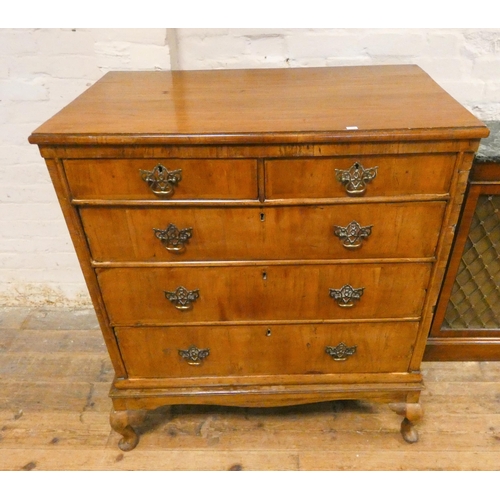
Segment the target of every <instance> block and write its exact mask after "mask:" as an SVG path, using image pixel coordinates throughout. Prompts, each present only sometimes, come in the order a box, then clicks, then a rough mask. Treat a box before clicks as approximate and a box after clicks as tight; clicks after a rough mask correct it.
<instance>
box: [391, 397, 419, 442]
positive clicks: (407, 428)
mask: <svg viewBox="0 0 500 500" xmlns="http://www.w3.org/2000/svg"><path fill="white" fill-rule="evenodd" d="M389 408H390V409H391V410H393V411H395V412H396V413H397V414H398V415H402V416H403V417H404V418H403V421H402V422H401V435H402V436H403V439H404V440H405V441H406V442H407V443H416V442H417V441H418V432H417V429H415V423H416V422H418V421H419V420H420V419H421V418H422V415H423V410H422V406H421V405H420V403H393V404H390V405H389Z"/></svg>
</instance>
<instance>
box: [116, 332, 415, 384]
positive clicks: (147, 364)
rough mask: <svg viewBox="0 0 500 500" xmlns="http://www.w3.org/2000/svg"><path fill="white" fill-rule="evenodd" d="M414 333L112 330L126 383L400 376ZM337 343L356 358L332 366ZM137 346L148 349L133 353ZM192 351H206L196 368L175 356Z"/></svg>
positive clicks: (407, 357) (406, 363)
mask: <svg viewBox="0 0 500 500" xmlns="http://www.w3.org/2000/svg"><path fill="white" fill-rule="evenodd" d="M416 331H417V325H416V324H415V323H403V324H402V323H385V324H384V323H382V324H370V325H368V326H367V325H364V326H363V328H362V329H361V328H360V327H359V325H355V324H354V325H328V326H326V325H315V326H303V325H298V326H281V325H277V326H275V327H272V328H265V327H229V328H228V327H210V328H208V329H207V328H206V327H197V328H192V327H186V328H175V327H169V328H161V329H159V328H142V329H136V328H117V329H116V332H117V337H118V342H119V343H120V347H121V351H122V355H123V358H124V361H125V365H126V367H127V373H128V376H129V377H131V378H137V377H176V376H183V377H189V376H203V375H205V376H206V375H219V376H224V375H259V374H260V375H262V374H264V375H266V374H267V375H275V374H276V375H278V374H282V373H287V374H308V373H309V374H321V373H339V372H340V373H355V372H364V373H381V372H389V373H390V372H404V371H406V370H407V369H408V361H409V353H408V349H407V347H406V346H407V345H408V344H410V345H411V344H412V343H413V341H414V339H415V337H416ZM341 342H342V343H344V344H346V345H347V346H348V347H349V346H350V347H352V346H356V352H355V353H354V354H352V355H351V356H349V357H348V358H347V359H346V360H345V361H336V360H335V359H334V358H332V357H331V356H329V355H328V354H327V353H326V352H325V348H326V347H327V346H333V347H335V346H337V345H338V344H340V343H341ZM137 343H140V344H142V345H147V346H148V349H144V350H142V351H141V352H140V353H138V352H137V347H136V346H137ZM192 345H195V346H198V347H200V348H209V349H210V353H209V355H208V356H207V357H206V358H205V359H204V360H203V361H202V363H201V364H200V365H189V364H188V363H187V362H186V361H185V360H184V359H183V358H182V357H181V356H180V355H179V353H178V350H179V349H187V348H188V347H190V346H192Z"/></svg>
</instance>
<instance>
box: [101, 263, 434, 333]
mask: <svg viewBox="0 0 500 500" xmlns="http://www.w3.org/2000/svg"><path fill="white" fill-rule="evenodd" d="M430 270H431V264H408V263H404V264H343V265H341V264H339V265H312V264H311V265H301V266H290V265H274V266H258V265H248V266H239V265H238V266H228V267H224V266H213V267H202V266H199V267H197V266H192V267H191V266H185V267H184V266H183V267H165V268H148V267H143V268H128V267H127V268H99V269H97V273H98V279H99V283H100V285H101V289H102V292H103V299H104V302H105V304H106V308H107V312H108V315H109V318H110V320H111V322H112V323H113V324H115V325H128V326H133V325H146V324H150V325H154V324H170V323H171V324H186V323H190V322H227V321H253V320H255V321H262V320H291V321H293V320H314V319H317V320H320V319H360V318H369V319H372V318H418V317H420V312H421V308H422V305H423V301H424V296H425V290H426V288H427V285H428V281H429V275H430ZM349 299H351V300H349Z"/></svg>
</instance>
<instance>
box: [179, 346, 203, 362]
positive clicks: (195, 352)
mask: <svg viewBox="0 0 500 500" xmlns="http://www.w3.org/2000/svg"><path fill="white" fill-rule="evenodd" d="M209 354H210V349H198V348H197V347H196V346H194V345H192V346H191V347H189V348H188V349H179V356H180V357H181V358H182V359H185V360H186V361H187V363H188V364H189V365H193V366H198V365H201V363H203V360H204V359H205V358H206V357H207V356H208V355H209Z"/></svg>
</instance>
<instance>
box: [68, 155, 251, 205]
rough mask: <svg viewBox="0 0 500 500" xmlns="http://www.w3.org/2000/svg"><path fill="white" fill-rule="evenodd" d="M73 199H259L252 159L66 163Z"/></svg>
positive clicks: (132, 160)
mask: <svg viewBox="0 0 500 500" xmlns="http://www.w3.org/2000/svg"><path fill="white" fill-rule="evenodd" d="M64 168H65V172H66V177H67V179H68V182H69V186H70V189H71V193H72V196H73V198H79V199H83V200H85V199H88V200H92V199H110V200H153V199H172V200H186V199H196V200H199V199H201V200H202V199H206V200H213V199H216V200H218V199H222V200H232V199H234V200H239V199H253V200H255V199H256V198H257V163H256V161H255V160H252V159H231V160H226V159H215V160H206V159H186V160H180V159H162V158H159V159H155V158H145V159H83V160H65V161H64Z"/></svg>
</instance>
